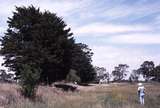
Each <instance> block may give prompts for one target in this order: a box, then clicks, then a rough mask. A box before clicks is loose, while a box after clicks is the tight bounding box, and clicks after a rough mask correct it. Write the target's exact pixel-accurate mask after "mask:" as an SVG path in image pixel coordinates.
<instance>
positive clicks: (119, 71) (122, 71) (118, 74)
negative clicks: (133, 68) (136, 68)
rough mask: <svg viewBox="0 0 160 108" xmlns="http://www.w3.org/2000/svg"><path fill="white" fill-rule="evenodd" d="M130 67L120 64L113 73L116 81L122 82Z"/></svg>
mask: <svg viewBox="0 0 160 108" xmlns="http://www.w3.org/2000/svg"><path fill="white" fill-rule="evenodd" d="M128 68H129V66H128V65H127V64H119V65H118V66H116V67H115V68H114V70H113V71H112V75H113V76H114V81H120V80H122V79H123V78H124V77H125V76H126V75H127V72H128V71H127V69H128Z"/></svg>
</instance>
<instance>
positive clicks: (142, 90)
mask: <svg viewBox="0 0 160 108" xmlns="http://www.w3.org/2000/svg"><path fill="white" fill-rule="evenodd" d="M144 95H145V88H144V86H143V84H142V83H139V84H138V96H139V101H140V104H142V105H144Z"/></svg>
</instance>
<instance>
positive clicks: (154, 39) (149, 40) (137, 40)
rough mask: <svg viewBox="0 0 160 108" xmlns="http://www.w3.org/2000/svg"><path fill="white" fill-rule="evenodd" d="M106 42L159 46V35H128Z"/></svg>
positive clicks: (115, 37) (112, 38)
mask: <svg viewBox="0 0 160 108" xmlns="http://www.w3.org/2000/svg"><path fill="white" fill-rule="evenodd" d="M107 41H108V42H109V43H113V44H160V34H154V33H153V34H151V33H148V34H147V33H136V34H134V33H130V34H124V35H118V36H112V37H110V38H109V39H108V40H107Z"/></svg>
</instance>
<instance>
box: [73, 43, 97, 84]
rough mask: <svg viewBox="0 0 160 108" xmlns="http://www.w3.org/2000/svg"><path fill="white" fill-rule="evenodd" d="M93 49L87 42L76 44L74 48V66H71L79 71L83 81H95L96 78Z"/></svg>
mask: <svg viewBox="0 0 160 108" xmlns="http://www.w3.org/2000/svg"><path fill="white" fill-rule="evenodd" d="M92 55H93V53H92V52H91V49H89V48H88V46H87V45H85V44H81V43H79V44H76V45H75V46H74V48H73V50H72V66H71V68H72V69H74V70H76V71H77V75H78V76H79V77H80V79H81V82H82V83H86V82H89V81H93V80H94V79H95V78H96V72H95V70H94V67H93V65H92V64H91V62H92V59H91V58H92Z"/></svg>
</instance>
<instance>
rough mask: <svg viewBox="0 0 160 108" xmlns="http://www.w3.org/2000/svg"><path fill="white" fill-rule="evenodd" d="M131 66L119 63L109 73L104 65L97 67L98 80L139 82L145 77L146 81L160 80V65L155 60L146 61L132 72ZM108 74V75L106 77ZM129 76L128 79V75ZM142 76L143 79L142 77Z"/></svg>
mask: <svg viewBox="0 0 160 108" xmlns="http://www.w3.org/2000/svg"><path fill="white" fill-rule="evenodd" d="M128 68H129V66H128V65H127V64H119V65H118V66H115V67H114V70H113V71H112V72H111V73H109V72H107V71H106V69H105V68H104V67H98V66H96V67H95V71H96V73H97V78H96V80H98V81H100V79H104V78H105V79H110V80H112V81H114V82H121V81H130V82H138V81H139V80H142V79H144V81H157V82H160V65H157V66H155V64H154V62H153V61H144V62H143V63H142V64H141V65H140V67H139V68H138V69H135V70H133V71H132V72H131V73H130V72H129V71H128ZM106 74H107V77H105V76H106ZM127 75H129V78H128V79H126V76H127ZM140 76H142V79H140Z"/></svg>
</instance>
